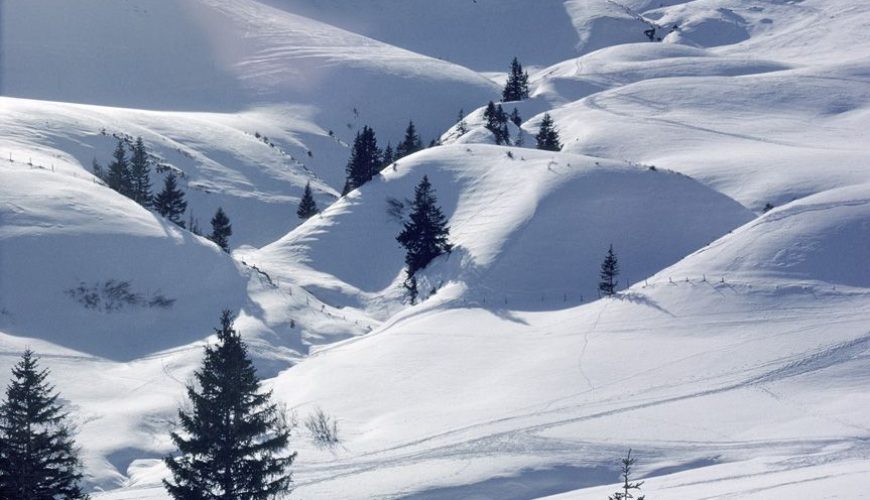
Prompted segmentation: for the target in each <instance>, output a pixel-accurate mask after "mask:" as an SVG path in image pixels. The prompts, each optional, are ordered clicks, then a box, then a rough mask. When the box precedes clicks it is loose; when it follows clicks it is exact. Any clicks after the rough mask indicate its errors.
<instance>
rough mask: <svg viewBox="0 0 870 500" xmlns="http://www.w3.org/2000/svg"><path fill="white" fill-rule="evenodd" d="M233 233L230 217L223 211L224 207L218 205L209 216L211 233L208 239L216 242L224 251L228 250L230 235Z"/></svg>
mask: <svg viewBox="0 0 870 500" xmlns="http://www.w3.org/2000/svg"><path fill="white" fill-rule="evenodd" d="M232 235H233V226H232V224H230V218H229V217H227V214H226V213H224V209H223V208H221V207H218V209H217V212H215V214H214V217H212V218H211V234H210V235H209V236H208V239H210V240H212V241H213V242H215V243H217V245H218V246H219V247H221V249H222V250H223V251H224V252H227V253H229V252H230V236H232Z"/></svg>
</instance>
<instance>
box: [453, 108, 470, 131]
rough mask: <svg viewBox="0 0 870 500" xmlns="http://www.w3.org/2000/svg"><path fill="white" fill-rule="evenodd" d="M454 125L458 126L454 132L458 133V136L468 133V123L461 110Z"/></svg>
mask: <svg viewBox="0 0 870 500" xmlns="http://www.w3.org/2000/svg"><path fill="white" fill-rule="evenodd" d="M456 123H458V124H459V125H457V127H456V131H457V132H459V135H460V136H463V135H465V134H467V133H468V123H466V121H465V112H464V111H463V110H461V109H460V110H459V116H458V117H456Z"/></svg>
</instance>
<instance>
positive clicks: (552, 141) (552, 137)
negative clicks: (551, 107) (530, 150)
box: [535, 113, 562, 151]
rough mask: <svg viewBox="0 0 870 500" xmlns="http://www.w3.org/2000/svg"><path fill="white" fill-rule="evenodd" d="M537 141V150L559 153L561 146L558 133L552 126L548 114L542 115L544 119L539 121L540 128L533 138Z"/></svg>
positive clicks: (551, 120) (551, 119)
mask: <svg viewBox="0 0 870 500" xmlns="http://www.w3.org/2000/svg"><path fill="white" fill-rule="evenodd" d="M535 140H537V141H538V149H544V150H547V151H561V150H562V144H561V143H560V142H559V132H557V131H556V128H555V127H554V126H553V118H552V117H551V116H550V113H544V118H543V119H542V120H541V128H540V129H538V135H536V136H535Z"/></svg>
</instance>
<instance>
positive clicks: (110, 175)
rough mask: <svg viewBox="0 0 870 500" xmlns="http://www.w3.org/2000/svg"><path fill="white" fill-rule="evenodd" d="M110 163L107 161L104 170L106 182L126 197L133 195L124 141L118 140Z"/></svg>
mask: <svg viewBox="0 0 870 500" xmlns="http://www.w3.org/2000/svg"><path fill="white" fill-rule="evenodd" d="M112 158H113V160H112V163H109V166H108V171H107V172H106V184H108V185H109V187H110V188H112V189H114V190H115V191H117V192H119V193H121V194H123V195H124V196H126V197H128V198H132V197H133V178H132V177H131V175H130V164H129V162H128V161H127V152H126V150H125V149H124V142H123V141H121V140H120V139H119V140H118V145H117V146H115V152H114V153H112Z"/></svg>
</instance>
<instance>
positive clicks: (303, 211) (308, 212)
mask: <svg viewBox="0 0 870 500" xmlns="http://www.w3.org/2000/svg"><path fill="white" fill-rule="evenodd" d="M316 213H317V203H316V202H315V201H314V195H313V194H312V193H311V183H310V182H309V183H306V184H305V192H304V193H302V199H301V200H299V208H297V209H296V215H298V216H299V218H300V219H307V218H309V217H311V216H312V215H314V214H316Z"/></svg>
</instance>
